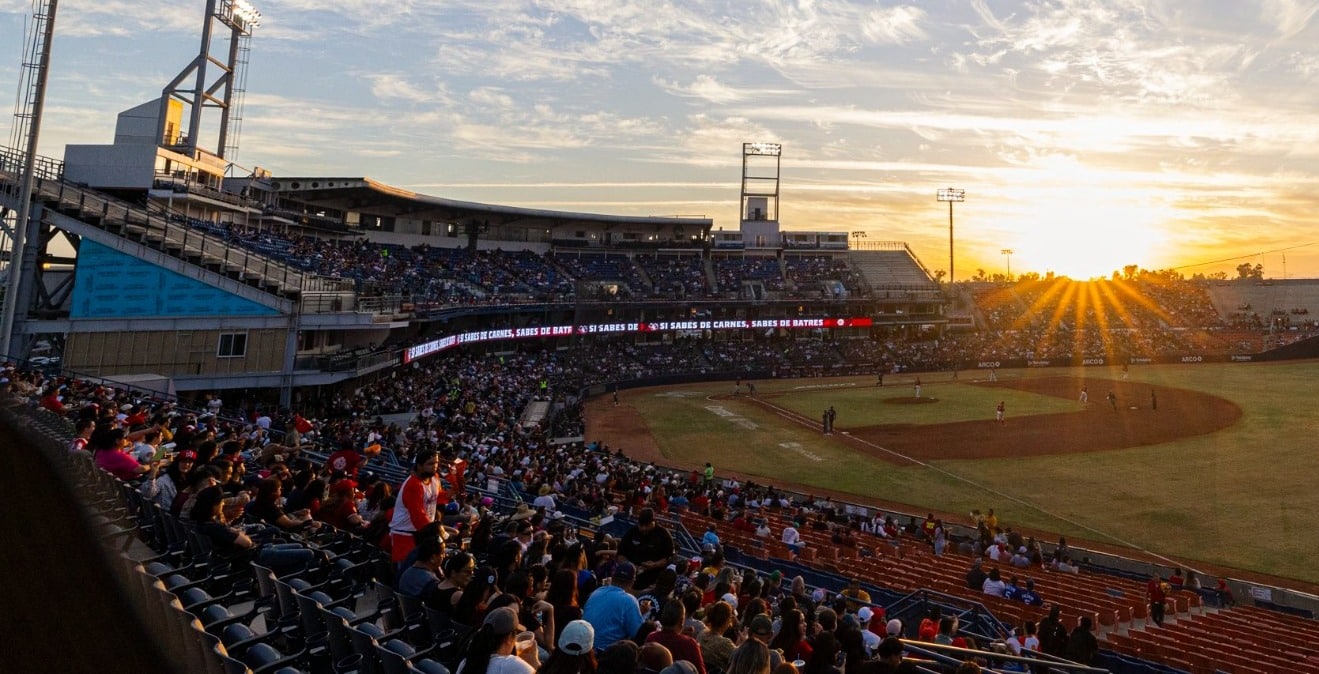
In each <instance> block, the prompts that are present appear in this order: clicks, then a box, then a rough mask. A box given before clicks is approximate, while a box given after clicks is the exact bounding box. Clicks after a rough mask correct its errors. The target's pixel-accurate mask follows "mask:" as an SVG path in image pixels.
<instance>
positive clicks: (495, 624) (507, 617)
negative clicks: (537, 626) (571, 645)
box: [485, 606, 568, 636]
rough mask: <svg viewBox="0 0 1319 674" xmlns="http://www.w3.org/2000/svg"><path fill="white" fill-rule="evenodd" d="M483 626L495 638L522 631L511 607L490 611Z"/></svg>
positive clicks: (515, 613)
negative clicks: (487, 628)
mask: <svg viewBox="0 0 1319 674" xmlns="http://www.w3.org/2000/svg"><path fill="white" fill-rule="evenodd" d="M485 624H486V625H489V626H490V630H491V631H492V632H494V633H495V635H496V636H504V635H506V634H512V633H514V632H521V631H522V626H521V625H519V624H518V614H517V612H516V611H514V610H513V607H511V606H501V607H499V608H497V609H495V610H493V611H491V612H490V613H489V614H487V615H486V617H485ZM564 629H565V630H566V629H568V628H566V627H565V628H564Z"/></svg>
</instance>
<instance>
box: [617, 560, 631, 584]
mask: <svg viewBox="0 0 1319 674" xmlns="http://www.w3.org/2000/svg"><path fill="white" fill-rule="evenodd" d="M636 579H637V567H635V566H633V565H632V562H619V563H618V566H616V567H614V580H623V581H630V580H636Z"/></svg>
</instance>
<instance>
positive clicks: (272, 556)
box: [191, 486, 316, 576]
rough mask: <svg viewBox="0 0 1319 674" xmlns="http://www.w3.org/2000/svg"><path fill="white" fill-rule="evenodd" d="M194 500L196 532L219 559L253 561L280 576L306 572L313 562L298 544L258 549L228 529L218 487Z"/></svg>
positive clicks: (241, 534) (312, 554) (311, 555)
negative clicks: (209, 544) (304, 570)
mask: <svg viewBox="0 0 1319 674" xmlns="http://www.w3.org/2000/svg"><path fill="white" fill-rule="evenodd" d="M193 501H194V502H193V505H192V513H191V514H192V521H193V522H194V524H195V525H196V527H197V533H198V534H200V535H201V536H203V537H205V538H206V540H209V541H210V542H211V545H212V547H213V549H214V551H215V554H216V555H218V556H219V557H220V558H221V559H225V560H228V561H230V562H232V563H235V564H245V563H248V562H251V561H255V562H257V563H258V564H261V565H263V566H268V567H270V568H271V569H272V570H273V571H275V573H277V574H278V575H281V576H283V575H288V574H290V573H293V572H295V571H298V570H301V569H305V568H307V566H308V565H310V564H311V563H312V562H313V561H314V560H315V559H316V553H315V552H313V551H312V550H308V549H307V548H304V547H302V546H301V545H298V544H297V543H279V544H276V543H267V544H265V545H260V546H258V545H257V543H256V542H255V541H253V540H252V538H250V537H249V536H248V535H247V534H246V533H245V532H243V531H241V530H239V529H237V528H235V527H232V526H229V525H228V523H227V522H226V520H225V517H224V493H223V492H221V491H220V488H219V487H216V486H211V487H207V488H205V489H203V490H201V491H200V492H198V494H197V498H195V499H194V500H193Z"/></svg>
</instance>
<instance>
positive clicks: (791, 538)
mask: <svg viewBox="0 0 1319 674" xmlns="http://www.w3.org/2000/svg"><path fill="white" fill-rule="evenodd" d="M783 543H784V545H797V544H799V543H801V534H799V533H797V530H796V529H793V528H792V527H784V528H783Z"/></svg>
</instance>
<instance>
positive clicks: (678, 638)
mask: <svg viewBox="0 0 1319 674" xmlns="http://www.w3.org/2000/svg"><path fill="white" fill-rule="evenodd" d="M686 621H687V609H686V608H685V607H684V606H683V605H682V602H681V601H679V600H677V599H670V600H668V601H666V602H664V608H662V609H661V610H660V628H659V629H658V630H656V631H654V632H651V633H650V635H649V636H647V637H646V643H655V644H659V645H661V646H663V647H665V648H667V649H669V652H670V653H672V654H673V659H674V660H675V661H678V660H686V661H687V662H690V663H692V665H694V666H695V667H696V672H697V674H705V658H704V657H702V655H701V645H700V644H698V643H696V640H695V639H693V638H691V637H689V636H687V635H686V634H683V633H682V628H683V624H684V623H685V622H686Z"/></svg>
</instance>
